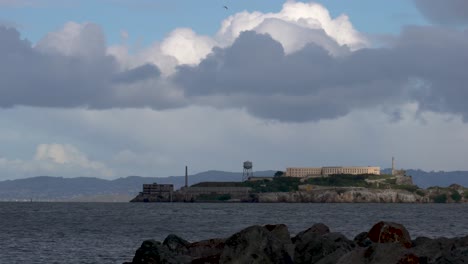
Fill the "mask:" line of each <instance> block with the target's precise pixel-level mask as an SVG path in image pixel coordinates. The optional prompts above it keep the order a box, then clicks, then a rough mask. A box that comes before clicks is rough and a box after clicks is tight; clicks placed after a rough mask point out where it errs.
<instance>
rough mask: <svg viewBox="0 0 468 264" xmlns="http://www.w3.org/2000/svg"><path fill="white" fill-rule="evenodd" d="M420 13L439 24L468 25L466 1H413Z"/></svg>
mask: <svg viewBox="0 0 468 264" xmlns="http://www.w3.org/2000/svg"><path fill="white" fill-rule="evenodd" d="M414 2H415V4H416V6H417V7H418V8H419V10H420V11H421V13H422V14H423V15H424V16H426V17H427V18H428V19H429V20H431V21H433V22H436V23H441V24H459V23H463V24H466V23H468V1H467V0H414Z"/></svg>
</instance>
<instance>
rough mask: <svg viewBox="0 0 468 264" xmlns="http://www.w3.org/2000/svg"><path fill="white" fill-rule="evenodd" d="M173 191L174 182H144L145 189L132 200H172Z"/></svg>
mask: <svg viewBox="0 0 468 264" xmlns="http://www.w3.org/2000/svg"><path fill="white" fill-rule="evenodd" d="M173 193H174V185H173V184H157V183H151V184H143V191H142V192H140V194H139V195H138V196H137V197H135V198H134V199H133V200H132V201H131V202H171V201H172V199H173Z"/></svg>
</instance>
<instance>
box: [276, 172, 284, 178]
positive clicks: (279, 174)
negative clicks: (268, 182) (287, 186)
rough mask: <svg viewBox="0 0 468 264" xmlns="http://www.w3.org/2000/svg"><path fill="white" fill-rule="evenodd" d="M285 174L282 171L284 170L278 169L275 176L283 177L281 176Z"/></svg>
mask: <svg viewBox="0 0 468 264" xmlns="http://www.w3.org/2000/svg"><path fill="white" fill-rule="evenodd" d="M283 175H284V172H282V171H276V172H275V175H274V176H275V177H281V176H283Z"/></svg>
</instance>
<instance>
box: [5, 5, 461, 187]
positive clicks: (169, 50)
mask: <svg viewBox="0 0 468 264" xmlns="http://www.w3.org/2000/svg"><path fill="white" fill-rule="evenodd" d="M224 5H225V6H227V7H228V9H225V8H223V6H224ZM467 26H468V2H467V1H465V0H446V1H439V0H395V1H384V0H359V1H357V0H350V1H342V0H340V1H339V0H328V1H326V0H323V1H293V0H289V1H280V0H256V1H252V0H249V1H247V0H238V1H234V0H206V1H190V0H170V1H169V0H152V1H150V0H132V1H130V0H100V1H91V0H89V1H88V0H82V1H76V0H61V1H59V0H0V180H8V179H18V178H27V177H33V176H39V175H48V176H62V177H80V176H85V177H99V178H104V179H115V178H119V177H126V176H130V175H138V176H148V177H163V176H170V175H183V173H184V171H185V166H186V165H187V166H188V167H189V172H190V173H191V174H194V173H198V172H203V171H207V170H224V171H234V172H235V171H237V172H241V171H242V163H243V161H246V160H250V161H252V162H253V168H254V170H285V169H286V167H295V166H296V167H299V166H300V167H320V166H380V167H382V168H388V167H390V166H391V159H392V156H394V157H395V160H396V165H397V167H398V168H406V169H410V168H411V169H423V170H426V171H431V170H435V171H439V170H445V171H452V170H468V162H466V161H467V159H466V157H468V125H467V122H468V104H467V103H466V102H465V101H466V98H468V87H467V86H466V83H468V74H466V66H467V64H468V27H467Z"/></svg>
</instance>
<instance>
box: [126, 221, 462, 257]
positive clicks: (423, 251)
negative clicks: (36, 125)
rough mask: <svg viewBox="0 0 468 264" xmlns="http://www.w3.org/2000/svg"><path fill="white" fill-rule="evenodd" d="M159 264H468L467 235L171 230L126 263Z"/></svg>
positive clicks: (394, 227)
mask: <svg viewBox="0 0 468 264" xmlns="http://www.w3.org/2000/svg"><path fill="white" fill-rule="evenodd" d="M159 263H166V264H172V263H174V264H175V263H192V264H198V263H200V264H201V263H281V264H283V263H284V264H290V263H317V264H332V263H337V264H354V263H382V264H410V263H412V264H424V263H428V264H431V263H437V264H449V263H450V264H452V263H453V264H458V263H468V235H467V236H464V237H457V238H434V239H431V238H427V237H418V238H416V239H414V240H412V239H411V237H410V234H409V233H408V231H407V230H406V228H405V227H404V226H403V225H401V224H398V223H393V222H379V223H377V224H375V225H374V226H373V227H372V228H371V229H370V230H369V231H367V232H362V233H360V234H359V235H357V236H356V237H355V238H354V239H353V240H350V239H348V238H347V237H345V236H344V235H342V234H340V233H336V232H331V231H330V229H329V228H328V227H327V226H326V225H324V224H321V223H319V224H314V225H313V226H311V227H310V228H308V229H307V230H304V231H302V232H300V233H298V234H297V235H295V236H291V235H290V233H289V230H288V227H287V226H286V225H284V224H277V225H265V226H258V225H256V226H250V227H247V228H245V229H243V230H241V231H239V232H237V233H235V234H233V235H232V236H230V237H229V238H213V239H209V240H203V241H198V242H193V243H191V242H188V241H186V240H184V239H183V238H180V237H178V236H176V235H173V234H172V235H169V236H167V238H166V239H165V240H164V241H163V242H162V243H161V242H159V241H155V240H146V241H144V242H143V243H142V245H141V247H140V248H138V249H137V251H136V253H135V256H134V258H133V260H132V262H126V263H124V264H159Z"/></svg>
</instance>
